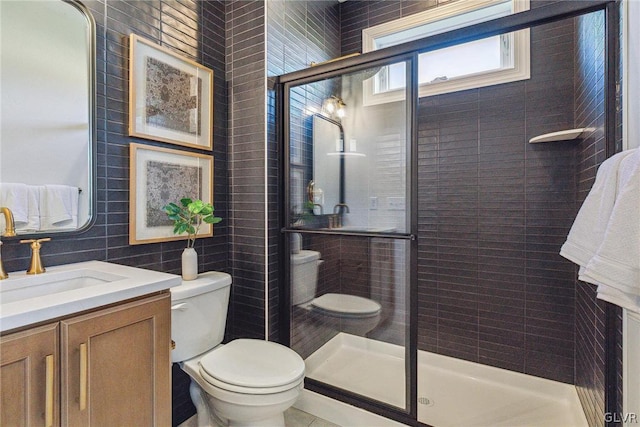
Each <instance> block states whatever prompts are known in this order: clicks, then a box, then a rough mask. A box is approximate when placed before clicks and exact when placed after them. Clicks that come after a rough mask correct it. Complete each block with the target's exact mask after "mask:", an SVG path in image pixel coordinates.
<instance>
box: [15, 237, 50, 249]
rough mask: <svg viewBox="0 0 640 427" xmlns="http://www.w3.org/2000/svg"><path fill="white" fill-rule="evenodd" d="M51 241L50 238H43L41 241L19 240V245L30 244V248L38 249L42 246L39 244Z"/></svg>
mask: <svg viewBox="0 0 640 427" xmlns="http://www.w3.org/2000/svg"><path fill="white" fill-rule="evenodd" d="M49 241H51V237H43V238H42V239H24V240H20V243H31V244H32V245H31V247H33V246H37V247H40V246H42V245H41V244H40V243H42V242H49Z"/></svg>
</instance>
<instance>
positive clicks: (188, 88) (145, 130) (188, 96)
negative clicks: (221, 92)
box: [129, 34, 213, 150]
mask: <svg viewBox="0 0 640 427" xmlns="http://www.w3.org/2000/svg"><path fill="white" fill-rule="evenodd" d="M129 135H130V136H137V137H140V138H147V139H153V140H155V141H163V142H170V143H172V144H178V145H184V146H186V147H193V148H200V149H206V150H211V149H213V70H211V69H210V68H207V67H204V66H202V65H200V64H198V63H197V62H195V61H192V60H190V59H187V58H183V57H181V56H178V55H176V54H175V53H174V52H172V51H171V50H169V49H167V48H165V47H162V46H159V45H157V44H155V43H152V42H150V41H148V40H145V39H143V38H142V37H139V36H137V35H135V34H131V35H130V36H129Z"/></svg>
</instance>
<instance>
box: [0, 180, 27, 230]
mask: <svg viewBox="0 0 640 427" xmlns="http://www.w3.org/2000/svg"><path fill="white" fill-rule="evenodd" d="M28 194H29V192H28V187H27V185H26V184H19V183H12V182H3V183H0V206H4V207H6V208H9V209H11V213H13V221H14V222H15V226H16V228H18V227H19V226H24V225H27V222H28V221H29V198H28ZM1 221H2V224H0V230H1V231H4V230H5V228H6V224H5V223H4V216H2V220H1Z"/></svg>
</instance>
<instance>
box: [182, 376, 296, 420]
mask: <svg viewBox="0 0 640 427" xmlns="http://www.w3.org/2000/svg"><path fill="white" fill-rule="evenodd" d="M198 379H200V378H198ZM203 386H204V387H205V388H204V389H203ZM302 388H303V383H302V380H301V381H300V383H299V384H298V385H296V386H295V387H293V388H292V389H290V390H287V391H285V392H279V393H274V394H270V395H269V394H268V395H259V396H255V397H249V398H250V400H249V401H245V399H246V398H247V396H244V397H242V400H243V401H245V402H242V403H241V402H239V401H237V400H236V399H235V397H236V396H234V393H229V392H226V391H223V390H219V389H218V390H215V392H214V388H213V387H211V386H210V385H205V384H200V383H199V382H198V381H197V380H196V379H194V378H193V377H192V378H191V385H190V386H189V393H190V394H191V401H192V402H193V404H194V406H195V407H196V411H197V418H198V427H285V423H284V411H285V410H287V409H288V408H290V407H291V406H292V405H293V404H294V403H295V401H296V400H297V398H298V396H299V395H300V392H301V391H302ZM212 392H213V394H216V395H217V396H212ZM219 397H222V399H220V398H219ZM254 399H255V400H254Z"/></svg>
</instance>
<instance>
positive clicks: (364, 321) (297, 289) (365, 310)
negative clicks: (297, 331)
mask: <svg viewBox="0 0 640 427" xmlns="http://www.w3.org/2000/svg"><path fill="white" fill-rule="evenodd" d="M321 262H322V260H320V252H317V251H310V250H300V251H299V252H298V253H293V254H291V278H292V280H291V284H292V288H293V290H292V293H291V294H292V303H293V305H294V306H298V307H300V308H305V309H308V310H313V311H314V312H315V313H316V314H318V315H320V316H324V317H325V318H328V319H331V320H336V321H338V322H339V323H338V324H339V325H340V328H341V330H342V331H343V332H347V333H350V334H353V335H358V336H364V335H365V334H366V333H367V332H369V331H371V330H373V329H374V328H375V327H376V326H378V323H379V322H380V312H381V311H382V306H381V305H380V304H379V303H377V302H376V301H373V300H371V299H368V298H363V297H359V296H356V295H348V294H338V293H326V294H324V295H320V296H318V297H316V290H317V285H318V266H319V265H320V263H321Z"/></svg>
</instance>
